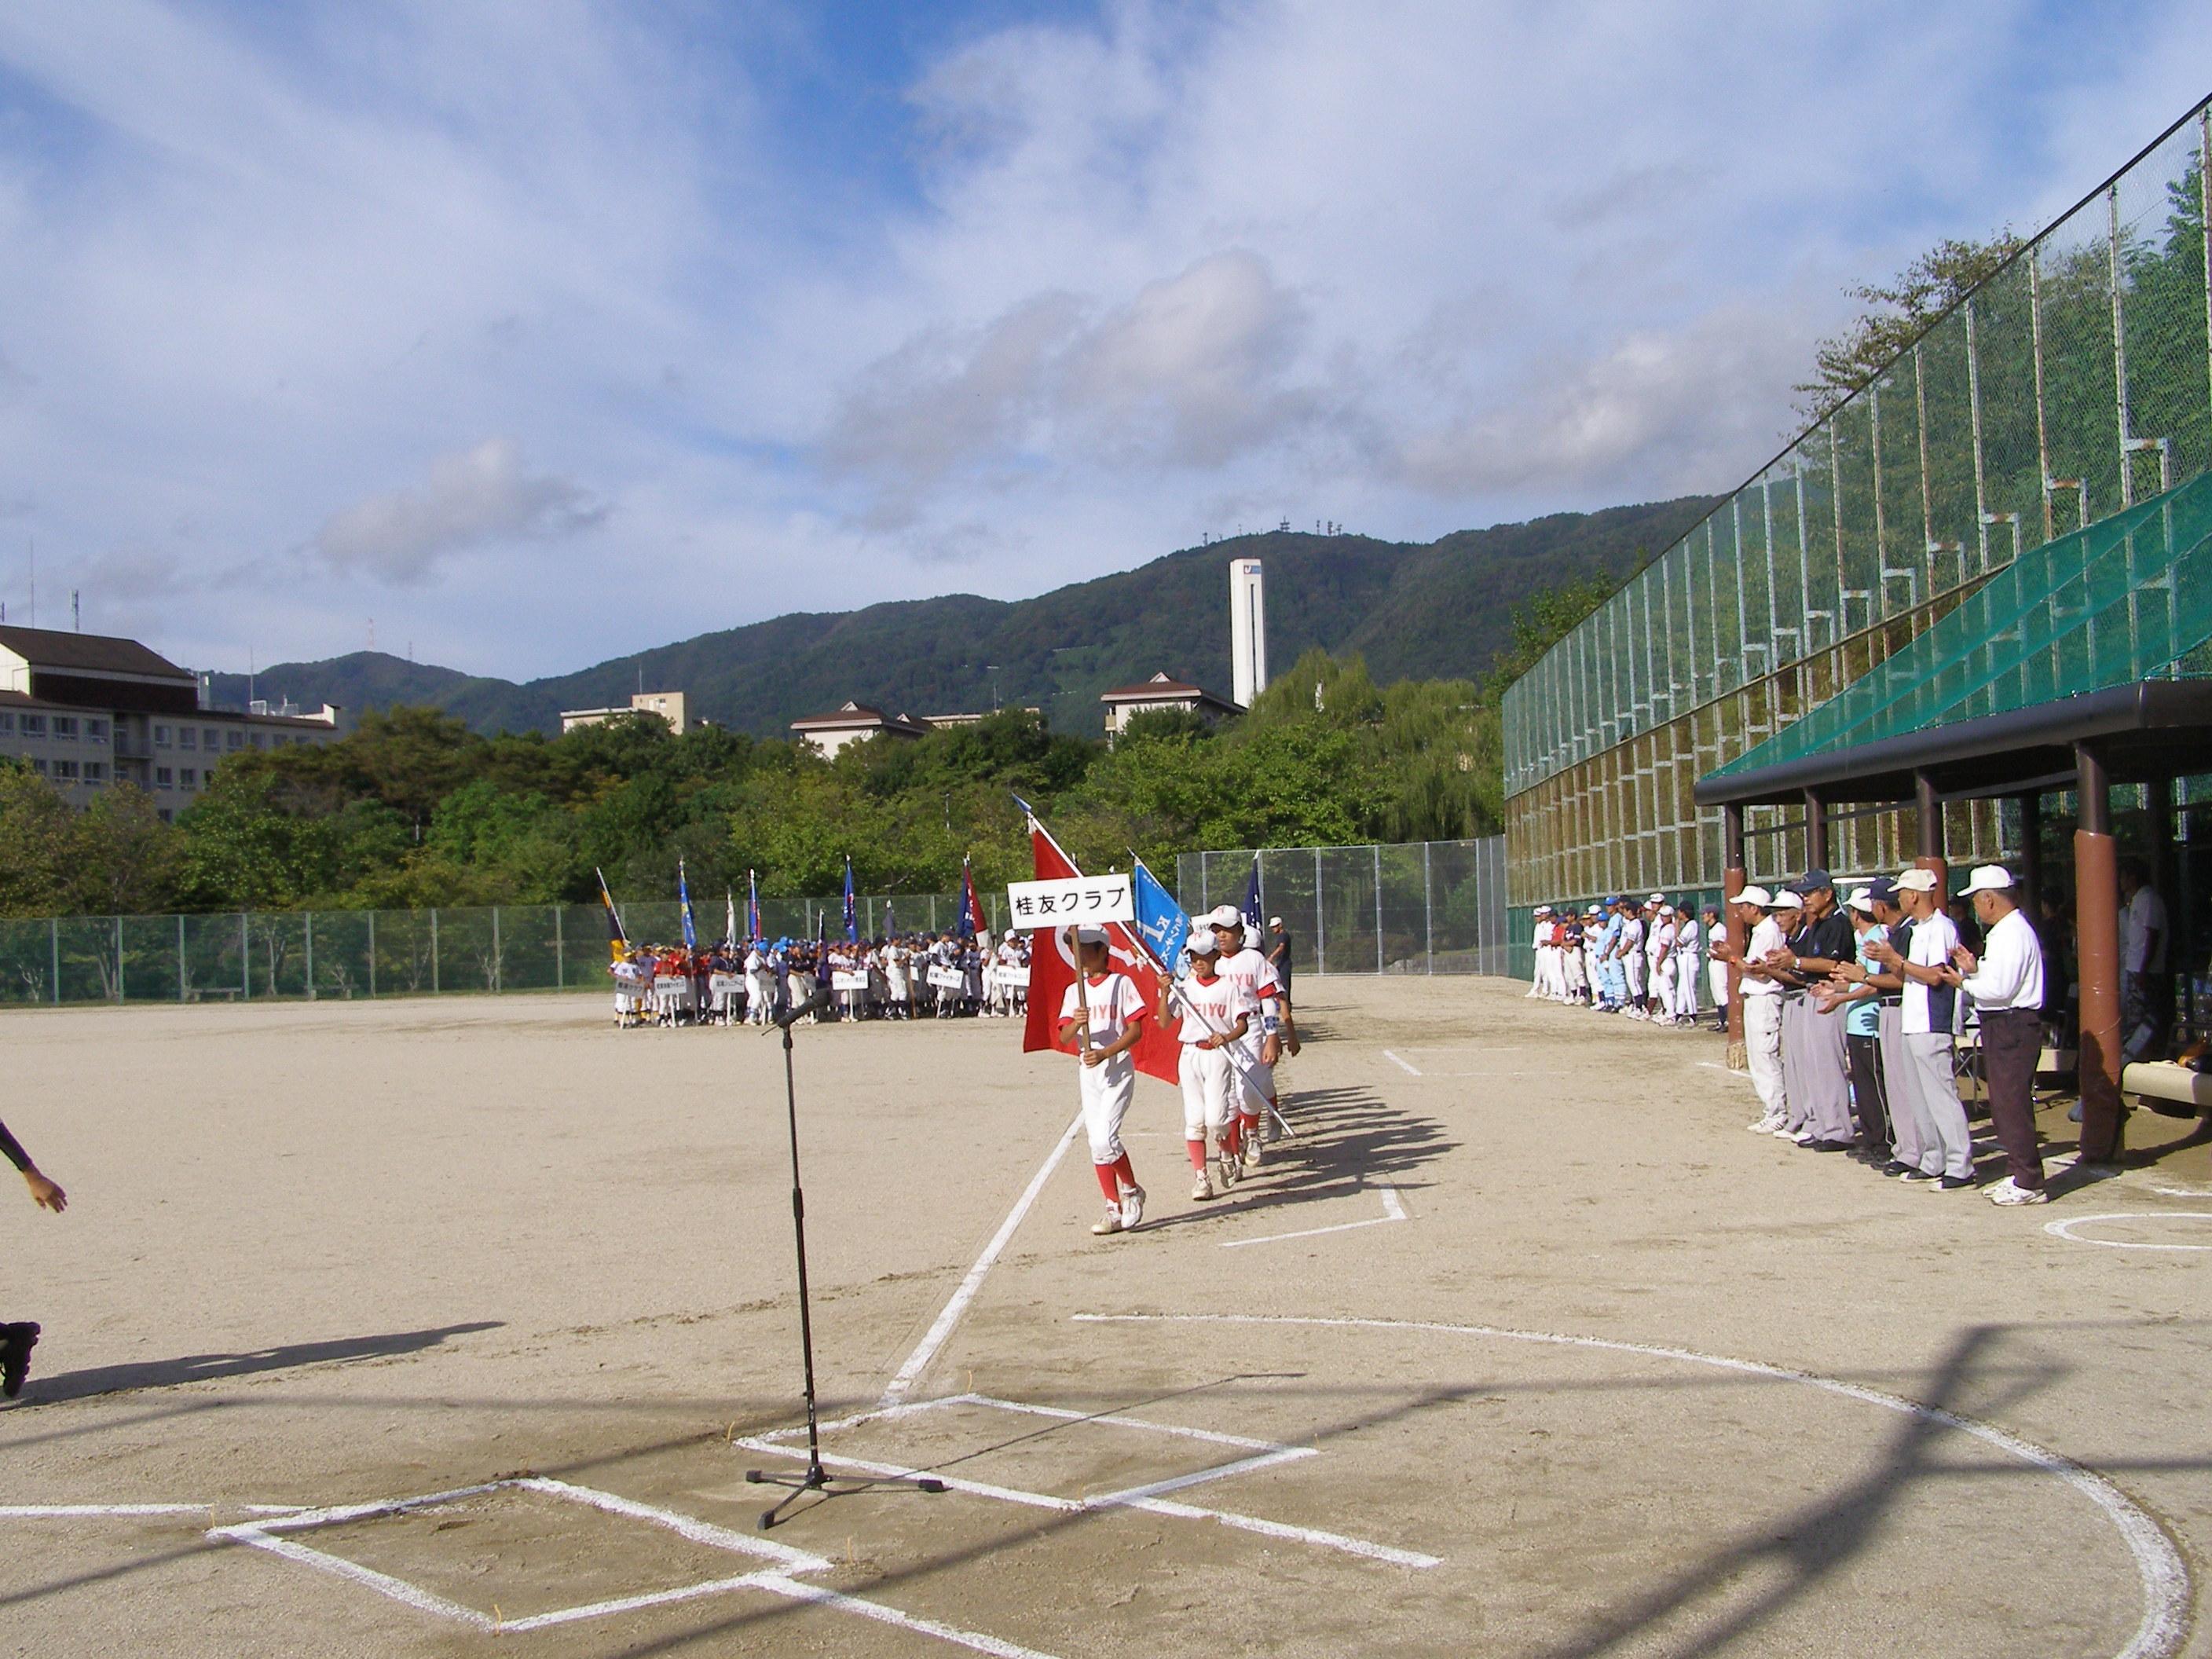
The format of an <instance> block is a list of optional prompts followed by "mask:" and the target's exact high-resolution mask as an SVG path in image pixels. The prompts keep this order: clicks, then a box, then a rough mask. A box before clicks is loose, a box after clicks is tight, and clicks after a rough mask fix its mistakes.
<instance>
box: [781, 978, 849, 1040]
mask: <svg viewBox="0 0 2212 1659" xmlns="http://www.w3.org/2000/svg"><path fill="white" fill-rule="evenodd" d="M834 996H836V992H834V991H832V990H831V989H830V988H829V987H828V986H826V985H825V986H823V987H821V988H820V989H819V990H817V991H816V992H815V994H813V995H812V996H811V997H809V998H807V999H806V1000H805V1001H804V1002H795V1003H793V1004H792V1006H791V1008H790V1010H789V1012H786V1013H781V1014H778V1015H777V1016H776V1017H775V1028H776V1030H779V1031H788V1030H790V1029H791V1028H792V1027H793V1026H794V1025H796V1024H799V1021H800V1020H802V1019H805V1018H806V1017H807V1015H809V1014H818V1013H820V1012H822V1011H823V1009H824V1008H827V1007H828V1006H829V1002H830V1000H831V998H833V997H834Z"/></svg>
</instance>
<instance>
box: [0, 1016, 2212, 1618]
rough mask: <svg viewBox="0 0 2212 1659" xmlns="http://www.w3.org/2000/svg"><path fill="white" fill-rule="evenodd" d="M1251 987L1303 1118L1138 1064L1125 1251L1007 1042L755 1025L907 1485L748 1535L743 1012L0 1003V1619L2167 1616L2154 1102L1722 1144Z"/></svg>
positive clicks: (2190, 1185)
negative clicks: (2094, 1140) (1249, 1132)
mask: <svg viewBox="0 0 2212 1659" xmlns="http://www.w3.org/2000/svg"><path fill="white" fill-rule="evenodd" d="M1298 988H1299V990H1300V992H1301V994H1302V998H1301V1005H1302V1007H1303V1008H1304V1017H1305V1023H1306V1024H1307V1025H1308V1026H1309V1028H1310V1030H1311V1032H1312V1034H1313V1036H1314V1037H1315V1039H1316V1040H1315V1041H1314V1042H1312V1043H1311V1044H1310V1047H1309V1048H1307V1050H1306V1052H1305V1053H1304V1055H1303V1056H1302V1057H1301V1058H1299V1059H1298V1060H1296V1061H1295V1062H1292V1063H1291V1064H1290V1065H1287V1066H1285V1072H1284V1075H1285V1084H1286V1086H1287V1089H1288V1091H1289V1093H1290V1097H1291V1098H1290V1109H1291V1116H1292V1121H1293V1122H1294V1123H1295V1124H1296V1125H1297V1128H1298V1131H1299V1133H1298V1135H1297V1139H1295V1140H1292V1141H1290V1142H1287V1143H1282V1144H1279V1145H1278V1146H1273V1147H1271V1148H1270V1149H1269V1153H1268V1161H1267V1167H1266V1168H1265V1169H1264V1170H1261V1172H1260V1173H1259V1174H1258V1175H1257V1176H1253V1177H1250V1178H1248V1180H1247V1181H1246V1182H1244V1183H1243V1184H1242V1185H1241V1186H1239V1187H1238V1188H1237V1189H1236V1191H1235V1193H1234V1194H1233V1195H1232V1196H1231V1197H1229V1198H1227V1199H1225V1200H1216V1201H1214V1202H1212V1203H1210V1204H1206V1205H1199V1204H1194V1203H1193V1202H1192V1201H1191V1200H1190V1199H1189V1198H1188V1185H1189V1182H1188V1172H1187V1169H1186V1166H1185V1164H1184V1163H1183V1160H1182V1146H1181V1119H1180V1106H1179V1103H1178V1102H1177V1100H1176V1097H1175V1096H1174V1095H1173V1093H1172V1092H1171V1091H1170V1090H1168V1089H1167V1088H1165V1087H1164V1086H1163V1085H1158V1084H1153V1083H1150V1082H1140V1083H1139V1095H1138V1102H1137V1106H1136V1109H1135V1110H1134V1111H1133V1114H1132V1120H1131V1127H1132V1129H1133V1132H1134V1133H1133V1135H1132V1137H1131V1139H1130V1143H1129V1144H1130V1149H1131V1152H1132V1155H1133V1158H1134V1160H1135V1163H1136V1166H1137V1170H1138V1172H1139V1176H1141V1177H1142V1178H1143V1179H1144V1180H1145V1182H1146V1185H1147V1187H1148V1188H1149V1189H1150V1192H1151V1195H1152V1204H1151V1215H1150V1218H1148V1220H1147V1223H1146V1226H1145V1227H1144V1228H1143V1229H1142V1230H1141V1231H1139V1232H1138V1233H1136V1234H1134V1235H1133V1236H1129V1237H1119V1238H1107V1239H1096V1238H1093V1237H1091V1236H1090V1233H1089V1231H1088V1228H1089V1225H1090V1224H1091V1221H1092V1219H1093V1218H1094V1216H1095V1212H1096V1210H1097V1189H1096V1188H1095V1186H1094V1184H1093V1182H1092V1180H1091V1172H1090V1170H1089V1168H1088V1158H1087V1156H1086V1155H1085V1151H1084V1148H1083V1146H1082V1145H1081V1144H1080V1142H1079V1141H1077V1142H1076V1143H1075V1144H1074V1145H1073V1146H1068V1145H1067V1144H1066V1131H1067V1129H1068V1128H1069V1127H1070V1119H1071V1116H1072V1115H1073V1096H1074V1088H1073V1079H1072V1070H1071V1068H1070V1066H1068V1065H1067V1064H1066V1062H1064V1061H1058V1060H1052V1059H1049V1058H1045V1057H1034V1058H1024V1056H1023V1055H1021V1054H1019V1053H1018V1033H1017V1032H1015V1031H1014V1030H1012V1029H1010V1028H1008V1027H1007V1026H1005V1025H1003V1024H992V1023H989V1022H985V1023H981V1024H971V1023H961V1024H950V1025H925V1026H921V1027H916V1028H908V1027H884V1026H868V1027H860V1028H856V1029H826V1028H825V1029H817V1030H801V1031H800V1032H799V1050H798V1068H799V1087H800V1091H801V1092H800V1109H801V1122H802V1130H803V1134H804V1150H805V1157H806V1158H807V1167H806V1176H807V1183H806V1191H807V1213H808V1220H809V1227H810V1233H811V1242H812V1246H813V1252H812V1255H813V1260H812V1267H813V1273H814V1284H815V1287H816V1292H817V1295H816V1307H815V1328H816V1339H817V1345H818V1349H819V1357H820V1362H821V1366H822V1392H823V1414H824V1416H825V1418H827V1419H854V1418H858V1419H860V1420H858V1421H840V1422H839V1423H838V1424H837V1425H836V1426H833V1427H831V1428H830V1429H829V1431H828V1433H827V1434H826V1436H825V1440H824V1445H825V1449H826V1450H827V1451H828V1452H829V1454H830V1455H832V1456H834V1457H836V1458H837V1459H840V1460H848V1461H847V1462H840V1463H839V1465H838V1467H839V1468H873V1469H876V1470H878V1471H885V1470H898V1469H906V1468H928V1469H930V1470H931V1471H933V1472H934V1473H937V1474H941V1475H943V1476H945V1478H947V1479H948V1480H951V1481H952V1482H953V1483H954V1487H955V1489H954V1490H952V1491H951V1492H946V1493H945V1494H944V1495H942V1496H926V1495H921V1494H918V1493H913V1492H902V1491H890V1490H882V1491H878V1492H867V1493H863V1494H861V1495H858V1496H848V1497H839V1498H834V1499H831V1500H829V1501H827V1502H823V1503H811V1507H810V1506H808V1505H806V1504H802V1505H801V1506H800V1509H799V1512H798V1513H797V1514H795V1516H793V1518H792V1519H791V1520H790V1521H789V1522H787V1524H785V1525H783V1526H780V1527H778V1528H775V1530H774V1531H773V1532H772V1533H768V1534H763V1533H761V1532H759V1531H758V1530H757V1528H756V1527H755V1524H754V1522H755V1517H756V1516H757V1513H758V1511H759V1510H761V1509H762V1508H763V1505H764V1503H765V1501H766V1497H765V1496H764V1493H763V1488H761V1487H758V1486H748V1485H747V1484H746V1483H745V1480H744V1474H745V1471H746V1470H747V1469H748V1468H759V1467H769V1468H777V1469H781V1470H792V1469H795V1468H799V1463H798V1462H794V1460H793V1456H792V1455H791V1454H790V1448H791V1447H792V1445H793V1440H792V1438H791V1437H789V1435H788V1434H787V1432H786V1431H789V1430H791V1429H792V1427H793V1425H795V1424H796V1423H798V1422H799V1419H800V1412H799V1404H798V1395H799V1375H798V1319H797V1302H796V1298H795V1297H794V1296H793V1263H792V1257H791V1237H790V1225H789V1221H790V1209H789V1166H788V1163H787V1153H786V1150H785V1141H784V1116H783V1097H782V1085H781V1054H780V1051H779V1050H778V1048H777V1047H776V1045H775V1042H773V1041H771V1040H769V1039H768V1038H765V1037H763V1036H760V1035H758V1034H756V1033H754V1032H750V1031H746V1030H738V1031H731V1032H723V1031H697V1032H693V1031H681V1032H654V1031H638V1032H617V1031H616V1030H614V1029H613V1028H612V1026H611V1024H610V1023H609V1021H608V1020H607V1018H605V999H602V998H599V997H591V998H568V999H561V1000H552V999H536V998H529V999H514V1000H481V1001H477V1000H467V1001H463V1000H446V1001H442V1002H412V1003H390V1004H383V1005H378V1006H336V1005H330V1004H323V1005H318V1006H285V1007H270V1006H264V1007H254V1008H244V1009H216V1008H196V1009H179V1010H130V1011H117V1012H110V1011H82V1012H79V1011H64V1012H26V1013H15V1014H10V1015H8V1016H6V1017H4V1018H0V1053H4V1055H5V1059H6V1067H5V1073H4V1075H5V1077H6V1079H7V1082H6V1088H5V1104H4V1106H0V1115H4V1116H5V1117H6V1118H7V1120H8V1121H9V1124H10V1126H11V1127H13V1128H14V1129H15V1131H16V1133H18V1135H19V1136H21V1139H23V1140H24V1141H25V1142H26V1144H27V1145H28V1146H30V1147H31V1149H32V1150H33V1152H35V1153H36V1154H37V1156H38V1157H39V1158H40V1163H41V1164H43V1165H44V1166H45V1167H46V1170H48V1172H49V1173H50V1174H52V1176H54V1177H55V1178H56V1179H58V1180H59V1181H60V1182H63V1183H64V1185H65V1186H66V1187H67V1188H69V1190H70V1200H71V1201H70V1210H69V1212H68V1214H67V1215H65V1216H64V1217H61V1218H54V1217H51V1216H47V1215H44V1214H41V1213H39V1212H35V1211H34V1210H33V1208H32V1206H30V1204H29V1203H28V1201H27V1200H25V1199H23V1198H22V1196H21V1194H20V1193H18V1192H16V1191H15V1188H13V1186H12V1185H10V1186H9V1187H8V1188H6V1189H5V1190H4V1191H0V1198H4V1200H5V1202H4V1204H0V1239H4V1241H5V1249H6V1255H7V1261H8V1266H7V1269H6V1273H5V1279H4V1285H5V1290H4V1296H0V1317H5V1318H9V1319H21V1318H35V1319H38V1320H40V1321H42V1322H44V1323H45V1325H46V1341H45V1342H44V1344H43V1345H42V1346H40V1349H39V1351H38V1355H37V1365H36V1369H35V1370H34V1372H33V1380H32V1384H31V1387H30V1388H29V1389H28V1390H27V1392H26V1395H25V1396H24V1398H23V1400H22V1401H21V1402H19V1403H18V1404H17V1405H16V1406H15V1407H13V1408H12V1409H9V1410H7V1411H5V1412H0V1458H4V1465H0V1467H4V1475H0V1505H4V1506H6V1507H4V1508H0V1538H4V1540H5V1543H4V1547H0V1598H4V1601H5V1602H6V1604H7V1605H8V1606H9V1608H10V1615H11V1616H10V1617H9V1620H8V1623H7V1626H6V1630H7V1637H6V1638H5V1640H4V1642H0V1650H6V1651H11V1652H19V1653H25V1654H31V1653H36V1654H39V1655H41V1656H52V1655H72V1654H151V1653H160V1654H164V1655H172V1654H173V1655H186V1656H209V1659H214V1656H223V1659H233V1656H248V1655H285V1656H295V1655H299V1654H303V1653H313V1654H316V1655H349V1654H375V1655H392V1654H397V1655H425V1656H430V1655H438V1656H443V1655H478V1654H489V1653H491V1652H493V1651H495V1650H497V1651H501V1652H520V1653H525V1654H537V1655H545V1656H560V1659H567V1656H576V1655H586V1654H592V1655H597V1654H614V1653H622V1654H651V1653H664V1652H665V1653H751V1652H768V1651H770V1650H775V1651H777V1652H783V1653H791V1652H796V1653H832V1654H837V1655H854V1656H863V1659H866V1656H877V1655H882V1656H906V1655H916V1656H920V1655H928V1654H939V1653H951V1652H957V1651H962V1650H963V1647H962V1646H960V1645H954V1644H964V1649H965V1650H981V1651H984V1652H990V1653H998V1654H1009V1655H1012V1654H1020V1653H1024V1652H1036V1653H1045V1654H1052V1655H1059V1656H1068V1659H1075V1656H1084V1659H1095V1656H1119V1655H1129V1656H1137V1655H1155V1654H1205V1655H1208V1656H1215V1655H1220V1654H1224V1653H1270V1654H1289V1655H1315V1656H1321V1655H1329V1656H1337V1655H1343V1654H1346V1653H1391V1654H1455V1655H1456V1654H1467V1653H1478V1652H1479V1653H1482V1654H1486V1655H1498V1656H1544V1659H1567V1656H1595V1655H1607V1656H1613V1655H1622V1656H1626V1655H1660V1654H1692V1653H1698V1654H1708V1653H1723V1652H1725V1653H1729V1654H1743V1655H1762V1656H1764V1655H1796V1654H1804V1655H1820V1656H1835V1655H1843V1654H1876V1653H1879V1654H1898V1655H1913V1656H1927V1655H1942V1656H1947V1659H1954V1656H1959V1659H1963V1656H1983V1655H2022V1656H2028V1655H2033V1656H2060V1655H2091V1656H2102V1655H2118V1654H2123V1653H2126V1654H2130V1655H2135V1656H2151V1655H2164V1654H2169V1653H2187V1654H2191V1655H2198V1656H2203V1655H2206V1654H2212V1637H2208V1634H2207V1632H2206V1631H2205V1630H2204V1629H2203V1626H2202V1624H2201V1623H2200V1621H2199V1620H2198V1616H2197V1606H2196V1604H2197V1597H2198V1595H2199V1591H2198V1589H2197V1586H2198V1585H2199V1584H2201V1583H2203V1580H2204V1577H2205V1576H2206V1567H2205V1561H2206V1555H2207V1553H2208V1549H2212V1411H2208V1409H2207V1407H2206V1391H2207V1384H2208V1382H2212V1362H2208V1359H2207V1358H2206V1355H2207V1352H2208V1345H2207V1336H2208V1316H2212V1152H2208V1150H2207V1148H2206V1147H2205V1146H2203V1145H2196V1146H2184V1147H2181V1148H2179V1149H2177V1150H2172V1151H2171V1152H2168V1153H2167V1154H2166V1156H2164V1157H2162V1158H2159V1159H2158V1160H2157V1161H2155V1162H2149V1163H2146V1164H2142V1165H2141V1166H2140V1167H2134V1168H2130V1170H2127V1171H2126V1172H2125V1173H2124V1174H2122V1175H2120V1176H2118V1177H2116V1178H2112V1179H2109V1180H2106V1181H2102V1182H2096V1183H2093V1184H2089V1185H2086V1186H2081V1187H2078V1188H2075V1189H2074V1190H2070V1191H2068V1192H2066V1193H2064V1194H2063V1196H2062V1197H2061V1198H2060V1199H2059V1200H2058V1201H2057V1202H2055V1203H2053V1204H2052V1205H2051V1206H2048V1207H2045V1208H2040V1209H2027V1210H2013V1211H2003V1210H1998V1209H1996V1208H1995V1207H1994V1206H1990V1205H1989V1204H1987V1203H1984V1202H1983V1201H1982V1200H1981V1199H1980V1198H1978V1196H1976V1195H1975V1194H1971V1193H1963V1194H1939V1193H1931V1192H1929V1191H1927V1190H1925V1189H1916V1188H1903V1187H1900V1186H1899V1184H1898V1183H1896V1182H1885V1181H1882V1180H1881V1179H1879V1178H1878V1177H1877V1176H1875V1175H1873V1174H1871V1173H1870V1172H1869V1171H1867V1170H1864V1169H1863V1168H1861V1167H1859V1166H1858V1165H1857V1164H1853V1163H1851V1162H1850V1161H1849V1160H1847V1159H1844V1158H1838V1157H1824V1156H1820V1155H1818V1154H1814V1153H1808V1152H1800V1151H1797V1150H1795V1149H1793V1148H1790V1147H1789V1146H1784V1145H1783V1144H1782V1143H1779V1142H1777V1141H1775V1140H1773V1139H1770V1138H1768V1137H1765V1136H1753V1135H1750V1134H1747V1133H1744V1126H1745V1124H1746V1123H1747V1122H1748V1121H1750V1119H1751V1117H1752V1116H1753V1115H1754V1113H1753V1109H1752V1105H1751V1097H1750V1093H1749V1088H1748V1085H1747V1083H1746V1082H1745V1081H1744V1080H1743V1079H1741V1078H1739V1077H1736V1076H1734V1075H1731V1074H1730V1073H1728V1072H1726V1071H1725V1070H1723V1069H1721V1068H1720V1066H1719V1064H1718V1062H1719V1061H1720V1060H1721V1058H1722V1052H1721V1044H1720V1042H1719V1040H1718V1039H1717V1038H1715V1037H1712V1036H1707V1035H1703V1034H1700V1035H1695V1036H1690V1035H1678V1034H1674V1033H1668V1032H1661V1031H1654V1030H1648V1029H1645V1028H1643V1027H1636V1026H1629V1027H1624V1026H1623V1025H1622V1024H1620V1022H1617V1021H1613V1020H1607V1019H1600V1018H1595V1017H1591V1016H1589V1015H1586V1014H1582V1013H1579V1012H1573V1011H1569V1010H1565V1009H1558V1008H1553V1007H1550V1006H1540V1005H1538V1004H1534V1003H1531V1002H1528V1001H1524V1000H1522V998H1521V996H1520V994H1519V987H1506V986H1504V985H1502V984H1500V983H1498V982H1497V981H1451V980H1443V981H1421V980H1413V981H1395V982H1389V983H1383V982H1379V981H1342V980H1328V981H1316V982H1313V983H1310V984H1306V983H1302V984H1301V985H1300V987H1298ZM2187 1127H2188V1126H2187V1125H2184V1124H2178V1123H2173V1122H2171V1121H2164V1120H2158V1119H2146V1118H2142V1117H2140V1116H2139V1117H2138V1118H2137V1119H2136V1121H2135V1124H2134V1125H2133V1126H2132V1127H2131V1132H2130V1139H2131V1140H2132V1141H2134V1142H2136V1144H2139V1145H2140V1144H2144V1143H2147V1142H2168V1143H2170V1142H2172V1141H2175V1140H2178V1139H2180V1138H2181V1137H2182V1135H2183V1134H2184V1133H2185V1131H2186V1129H2187ZM2049 1130H2050V1133H2051V1139H2053V1141H2054V1142H2060V1141H2068V1140H2070V1133H2069V1131H2068V1129H2067V1127H2066V1125H2065V1123H2064V1122H2063V1117H2057V1119H2056V1121H2052V1122H2051V1124H2050V1126H2049ZM1055 1155H1057V1157H1058V1161H1057V1162H1056V1163H1051V1160H1053V1159H1054V1157H1055ZM1048 1164H1050V1167H1049V1169H1047V1166H1048ZM1985 1167H1987V1164H1986V1162H1985ZM1041 1172H1042V1173H1041ZM1033 1186H1034V1188H1035V1191H1034V1201H1033V1203H1032V1204H1031V1205H1030V1206H1029V1207H1027V1208H1026V1209H1025V1210H1024V1208H1023V1207H1022V1205H1023V1200H1024V1196H1025V1194H1028V1193H1029V1192H1030V1189H1031V1188H1032V1187H1033ZM2115 1217H2117V1218H2115ZM2054 1227H2063V1228H2064V1229H2065V1230H2066V1232H2067V1233H2068V1234H2070V1235H2071V1236H2070V1237H2069V1236H2061V1235H2059V1234H2057V1233H2054V1232H2053V1231H2051V1229H2052V1228H2054ZM994 1242H996V1243H1000V1245H1001V1248H1000V1250H999V1253H998V1254H997V1255H995V1257H991V1256H990V1255H989V1250H988V1248H987V1247H989V1246H991V1245H992V1244H993V1243H994ZM2118 1246H2130V1247H2133V1248H2115V1247H2118ZM979 1269H981V1271H979ZM902 1379H903V1380H902ZM887 1390H888V1391H889V1392H888V1394H887ZM748 1442H750V1444H748ZM439 1494H459V1495H454V1496H448V1497H445V1498H442V1499H441V1501H437V1502H433V1503H428V1504H412V1505H406V1506H400V1505H402V1504H403V1501H404V1500H409V1499H413V1498H426V1497H435V1496H437V1495H439ZM810 1502H811V1500H810ZM128 1506H154V1507H151V1508H137V1509H133V1508H130V1507H128ZM354 1506H369V1507H368V1508H367V1509H366V1510H362V1509H360V1508H356V1507H354ZM325 1510H336V1511H337V1513H334V1514H328V1515H325V1514H323V1513H321V1511H325ZM610 1604H612V1605H610Z"/></svg>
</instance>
